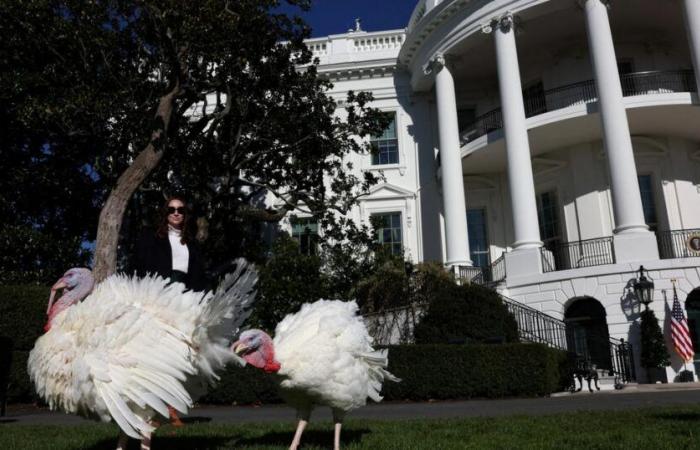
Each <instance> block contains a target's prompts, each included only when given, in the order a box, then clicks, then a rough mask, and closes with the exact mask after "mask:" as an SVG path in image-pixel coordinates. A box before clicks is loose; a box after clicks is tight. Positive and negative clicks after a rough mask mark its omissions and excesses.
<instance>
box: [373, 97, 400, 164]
mask: <svg viewBox="0 0 700 450" xmlns="http://www.w3.org/2000/svg"><path fill="white" fill-rule="evenodd" d="M382 114H386V115H387V116H393V123H394V137H393V138H385V137H383V135H384V132H386V130H387V129H388V128H389V127H387V128H386V129H385V130H384V131H383V132H382V135H381V136H370V138H369V143H370V146H371V147H372V152H371V154H370V155H369V156H370V166H371V167H373V168H377V167H380V168H384V167H398V166H399V165H400V164H401V159H402V158H401V148H400V141H399V114H398V112H397V111H396V110H390V111H382ZM390 126H391V125H390ZM389 141H394V145H395V147H396V150H395V151H394V152H390V153H395V154H396V161H395V162H386V163H382V162H380V160H381V152H382V149H377V151H375V143H379V144H377V145H381V143H385V142H389Z"/></svg>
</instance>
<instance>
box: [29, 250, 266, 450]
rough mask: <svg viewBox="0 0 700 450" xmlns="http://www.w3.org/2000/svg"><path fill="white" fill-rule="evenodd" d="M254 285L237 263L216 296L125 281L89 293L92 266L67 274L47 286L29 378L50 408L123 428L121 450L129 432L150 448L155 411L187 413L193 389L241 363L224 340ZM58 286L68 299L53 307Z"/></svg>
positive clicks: (153, 280)
mask: <svg viewBox="0 0 700 450" xmlns="http://www.w3.org/2000/svg"><path fill="white" fill-rule="evenodd" d="M256 279H257V274H256V272H255V271H254V270H253V268H252V267H251V266H248V265H247V264H246V263H245V261H243V260H239V261H238V267H237V269H236V271H235V272H234V273H233V274H230V275H229V276H228V277H226V279H225V280H224V282H223V283H222V284H221V286H220V287H219V289H218V290H217V293H216V294H211V293H207V294H204V293H201V292H199V293H197V292H192V291H185V290H184V289H185V287H184V285H183V284H182V283H169V280H164V279H163V278H160V277H150V276H148V277H145V278H138V277H130V276H125V275H112V276H110V277H109V278H107V279H105V280H104V281H102V282H101V283H99V284H97V286H95V287H94V290H93V284H94V281H93V278H92V274H91V273H90V271H89V270H88V269H82V268H74V269H70V270H69V271H68V272H66V273H65V275H64V276H63V277H62V278H61V279H60V280H58V282H56V284H54V286H53V287H52V288H51V296H50V298H49V307H48V311H47V313H48V322H47V324H46V327H45V330H46V333H45V334H44V335H42V336H41V337H40V338H39V339H37V341H36V344H35V345H34V349H33V350H32V351H31V353H30V355H29V362H28V369H29V375H30V377H31V379H32V381H33V382H34V384H35V386H36V389H37V392H38V393H39V395H40V396H41V397H42V398H44V399H45V400H46V401H47V402H48V404H49V406H50V407H51V409H61V410H63V411H65V412H67V413H71V414H80V415H83V416H87V417H91V418H96V419H100V420H103V421H110V420H111V419H113V420H114V421H115V422H116V423H117V424H118V425H119V427H120V428H121V431H122V433H121V435H120V439H119V444H118V445H119V446H118V448H126V443H127V440H128V438H127V436H129V437H132V438H135V439H140V440H141V446H142V448H143V449H147V448H149V446H150V436H151V433H152V432H153V430H154V426H153V424H152V419H153V418H154V417H155V416H156V415H157V414H160V415H162V416H164V417H168V409H167V408H168V405H170V406H172V407H173V408H175V409H176V410H177V411H180V412H181V413H183V414H184V413H187V411H188V409H189V408H191V407H192V403H193V399H192V395H191V394H192V391H194V390H197V389H199V388H200V387H201V386H203V385H206V383H211V382H213V381H215V380H216V379H217V378H218V377H217V375H216V371H217V370H219V369H221V368H223V367H224V366H225V365H226V364H227V363H228V362H230V361H232V360H237V361H238V362H240V363H241V364H244V362H243V361H242V360H241V359H240V358H238V357H237V356H235V355H232V353H231V351H230V348H229V343H230V340H229V339H227V338H228V337H229V336H228V335H230V334H232V333H234V332H236V331H237V327H238V326H240V324H241V323H242V321H243V320H244V319H245V317H246V316H247V312H248V310H249V306H250V303H251V302H252V301H253V299H254V297H255V292H254V291H253V289H254V284H255V282H256ZM58 289H64V293H63V296H62V297H61V298H60V299H58V300H57V301H56V302H54V301H53V300H54V296H55V294H56V291H57V290H58ZM83 298H85V299H84V300H83V301H82V302H81V299H83ZM224 322H225V325H224ZM188 391H189V392H188Z"/></svg>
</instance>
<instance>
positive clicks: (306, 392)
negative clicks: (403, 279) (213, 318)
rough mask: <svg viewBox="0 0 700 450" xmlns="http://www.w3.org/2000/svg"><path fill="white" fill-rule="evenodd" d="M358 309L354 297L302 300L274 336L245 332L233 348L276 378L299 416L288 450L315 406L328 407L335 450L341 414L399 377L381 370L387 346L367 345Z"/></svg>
mask: <svg viewBox="0 0 700 450" xmlns="http://www.w3.org/2000/svg"><path fill="white" fill-rule="evenodd" d="M357 311H358V307H357V304H356V303H355V302H354V301H352V302H342V301H338V300H319V301H317V302H315V303H310V304H309V303H307V304H304V305H303V306H302V307H301V310H300V311H298V312H297V313H295V314H290V315H287V316H286V317H285V318H284V319H283V320H282V321H281V322H280V323H279V324H278V325H277V328H276V330H275V338H274V340H273V339H271V338H270V336H269V335H268V334H266V333H265V332H264V331H261V330H247V331H244V332H243V333H242V334H241V336H240V339H239V340H238V341H236V342H235V343H234V344H233V346H232V349H233V351H234V352H235V353H236V354H238V355H240V356H242V357H243V359H244V360H245V361H246V362H247V363H249V364H250V365H252V366H254V367H257V368H259V369H263V370H265V371H266V372H270V373H277V375H278V376H279V378H280V388H281V389H280V391H281V394H282V396H283V398H284V399H285V401H287V403H289V404H290V405H291V406H293V407H294V408H296V410H297V418H298V419H299V424H298V426H297V430H296V433H295V435H294V439H293V441H292V444H291V446H290V449H291V450H296V448H297V447H298V446H299V443H300V441H301V434H302V433H303V431H304V428H305V427H306V424H307V423H308V421H309V419H310V416H311V411H312V409H313V408H314V406H315V405H326V406H330V407H331V410H332V412H333V421H334V423H335V430H334V440H333V445H334V448H335V449H336V450H338V449H339V448H340V429H341V426H342V421H343V418H344V416H345V414H346V413H347V412H348V411H350V410H352V409H355V408H358V407H360V406H363V405H365V404H366V403H367V398H368V397H369V398H371V399H372V400H374V401H377V402H378V401H380V400H381V399H382V397H381V396H380V395H379V392H380V391H381V389H382V382H383V381H384V380H385V379H388V380H391V381H399V379H398V378H396V377H394V376H393V375H392V374H391V373H389V372H388V371H387V370H386V367H387V364H388V360H387V350H379V351H377V350H374V349H373V348H372V338H371V337H370V335H369V333H368V332H367V328H366V326H365V324H364V323H363V321H362V318H361V317H360V316H358V315H357Z"/></svg>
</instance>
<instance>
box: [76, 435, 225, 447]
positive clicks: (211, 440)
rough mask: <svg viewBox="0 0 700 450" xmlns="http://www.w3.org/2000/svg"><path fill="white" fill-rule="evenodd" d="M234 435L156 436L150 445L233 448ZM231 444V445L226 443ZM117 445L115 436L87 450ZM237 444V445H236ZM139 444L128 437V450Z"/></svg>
mask: <svg viewBox="0 0 700 450" xmlns="http://www.w3.org/2000/svg"><path fill="white" fill-rule="evenodd" d="M237 441H238V438H237V437H236V436H219V437H212V436H156V437H155V438H154V439H153V441H152V442H151V447H152V448H154V449H167V450H173V449H174V450H190V449H193V450H194V449H196V450H214V449H218V448H222V447H224V446H226V448H234V447H235V446H234V445H233V444H234V443H237ZM227 444H231V445H227ZM116 446H117V437H116V436H115V437H114V439H103V440H101V441H100V442H98V443H97V444H95V445H93V446H92V447H88V450H114V448H115V447H116ZM236 446H237V445H236ZM140 448H141V444H140V442H139V441H137V440H135V439H129V445H128V447H127V449H128V450H139V449H140Z"/></svg>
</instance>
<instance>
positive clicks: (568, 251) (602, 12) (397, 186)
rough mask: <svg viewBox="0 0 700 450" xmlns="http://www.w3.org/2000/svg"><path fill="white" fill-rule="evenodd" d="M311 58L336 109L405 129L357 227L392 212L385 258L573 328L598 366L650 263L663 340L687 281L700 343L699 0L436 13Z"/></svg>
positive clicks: (327, 42) (438, 8)
mask: <svg viewBox="0 0 700 450" xmlns="http://www.w3.org/2000/svg"><path fill="white" fill-rule="evenodd" d="M308 45H309V47H310V48H311V49H312V50H313V52H314V54H315V56H317V57H318V58H319V59H320V68H319V70H320V72H321V73H323V74H324V75H325V76H327V77H329V78H330V79H331V80H332V81H333V82H334V89H333V91H332V92H331V94H332V95H333V96H335V97H337V98H338V99H342V98H344V97H345V93H346V92H347V91H349V90H355V91H358V90H365V91H371V92H372V93H373V94H374V97H375V99H376V100H375V102H374V106H376V107H378V108H380V109H382V110H384V111H386V112H387V113H388V114H391V115H392V116H393V119H394V120H393V123H392V125H391V126H390V127H389V129H388V130H387V131H386V132H385V133H384V135H383V136H381V137H379V138H377V144H376V145H377V148H378V149H379V153H378V154H377V155H374V156H362V157H357V161H355V166H356V167H358V168H359V169H360V170H370V171H374V170H382V171H383V172H384V174H385V177H386V183H383V184H381V185H379V186H375V188H374V189H373V190H372V193H371V195H369V196H368V197H367V198H364V199H363V200H362V202H361V204H360V206H359V208H358V210H357V211H356V213H355V214H356V219H357V220H362V221H368V220H369V217H370V216H372V215H373V214H384V215H386V216H385V217H386V220H385V227H386V228H387V230H385V232H383V233H382V234H381V239H382V240H383V241H384V242H385V243H386V244H387V245H392V246H393V248H401V247H403V249H404V251H405V253H406V254H407V255H408V256H409V257H410V258H411V259H413V260H414V261H428V260H437V261H442V262H443V263H444V264H445V265H447V266H449V267H452V268H454V270H455V271H459V273H461V275H462V276H466V277H468V278H474V279H475V280H481V281H488V282H491V283H492V284H493V285H495V287H496V289H497V290H498V291H499V292H500V293H502V294H503V295H504V296H507V297H510V298H512V299H514V300H516V301H518V302H520V303H524V304H526V305H528V306H529V307H531V308H534V309H536V310H538V311H541V312H544V313H546V314H548V315H551V316H553V317H555V318H558V319H562V320H565V322H566V323H567V327H568V328H569V330H570V331H571V336H574V338H573V339H574V343H573V345H575V347H576V350H577V351H583V352H588V354H590V355H592V357H593V359H595V358H596V357H601V355H602V358H603V359H605V358H606V356H605V354H607V355H610V352H609V345H608V344H609V342H613V343H615V342H617V343H619V341H618V340H619V339H624V340H625V341H628V342H632V345H633V346H634V345H635V344H636V343H638V340H639V336H638V321H639V319H638V317H639V304H638V301H637V298H636V297H635V296H634V295H633V294H632V287H633V285H634V282H635V281H637V280H638V279H639V273H638V270H639V268H640V266H644V269H646V270H647V271H648V272H645V273H644V275H645V276H647V277H648V278H651V279H652V280H653V282H654V286H655V297H654V301H653V302H652V303H651V305H650V307H651V308H653V309H654V311H655V313H656V315H657V316H658V317H659V318H660V319H661V321H662V328H663V329H664V332H665V335H667V336H670V323H669V316H670V313H669V308H670V305H671V301H672V298H673V290H672V282H671V280H672V279H675V280H676V281H677V283H676V287H677V292H678V296H679V298H680V300H681V305H682V306H684V309H685V311H686V314H687V315H688V316H689V319H690V325H691V332H692V334H693V339H694V341H695V344H700V342H698V339H700V268H699V267H700V245H698V244H699V243H700V239H696V240H693V239H692V238H693V237H699V238H700V101H699V99H698V95H697V88H696V86H698V85H700V67H699V66H698V65H699V64H700V0H669V1H663V2H661V1H658V0H635V1H623V0H613V1H608V0H578V1H576V0H442V1H440V0H421V1H419V2H418V4H417V5H416V7H415V10H414V12H413V15H412V16H411V19H410V21H409V23H408V24H407V27H406V29H402V30H388V31H381V32H371V33H370V32H365V31H362V30H361V29H360V28H359V26H358V28H357V29H356V30H355V31H351V32H348V33H346V34H339V35H332V36H328V37H323V38H315V39H311V40H309V41H308ZM664 293H665V294H666V296H667V299H668V301H667V302H665V301H664ZM570 339H571V338H570ZM596 339H598V341H597V340H596ZM597 342H603V343H602V344H599V343H597ZM637 347H638V346H637ZM697 348H698V355H697V356H696V358H698V362H699V363H700V345H697ZM669 349H672V344H671V342H670V337H669ZM635 350H636V349H635ZM635 353H638V352H636V351H635ZM671 353H672V354H673V356H672V360H673V363H672V366H671V367H670V368H669V369H668V371H667V376H668V379H669V381H673V379H674V377H675V376H676V375H677V373H678V372H679V371H680V370H682V369H683V364H682V362H681V361H680V359H679V358H678V357H677V356H676V355H675V353H673V352H672V351H671ZM596 355H598V356H596ZM608 357H609V356H608ZM698 367H700V366H698ZM689 368H690V365H689Z"/></svg>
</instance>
